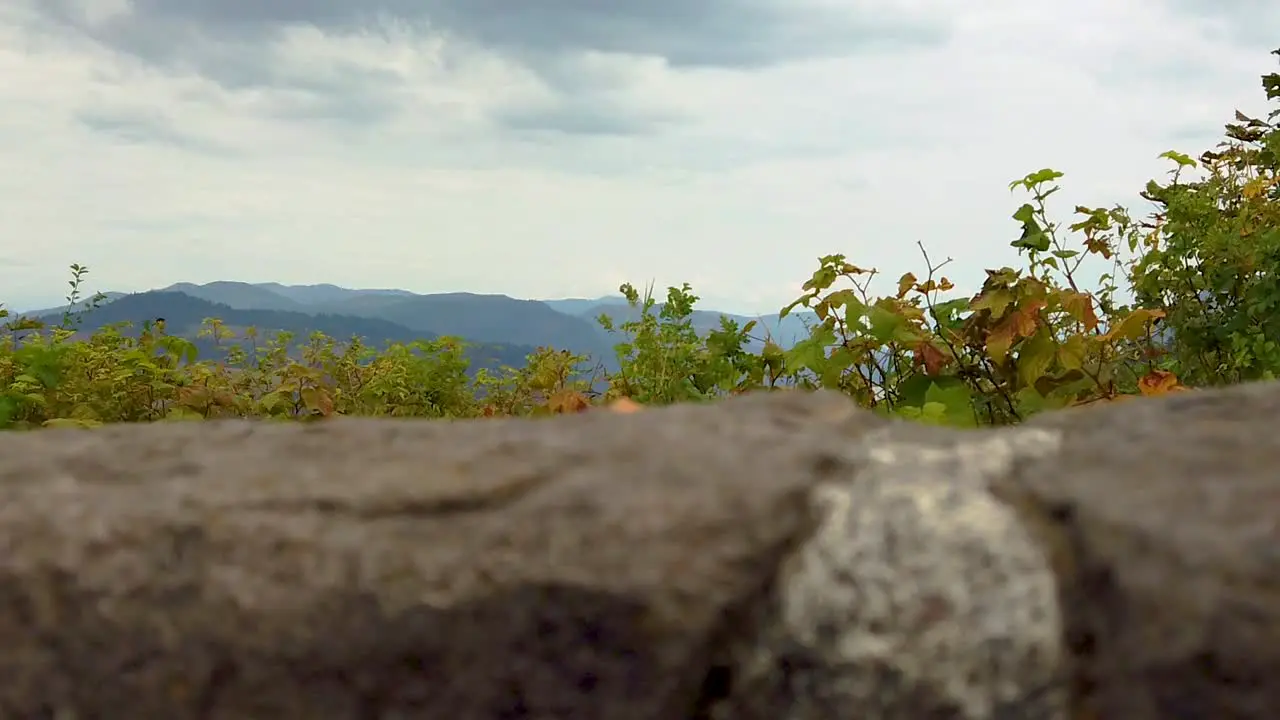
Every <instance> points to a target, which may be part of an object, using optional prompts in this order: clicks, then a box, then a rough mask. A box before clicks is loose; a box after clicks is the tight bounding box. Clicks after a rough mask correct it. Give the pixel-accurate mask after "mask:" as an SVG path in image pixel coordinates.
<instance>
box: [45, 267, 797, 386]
mask: <svg viewBox="0 0 1280 720" xmlns="http://www.w3.org/2000/svg"><path fill="white" fill-rule="evenodd" d="M104 295H105V296H106V299H105V301H104V302H103V303H102V304H101V306H100V307H98V308H97V309H94V310H90V311H87V312H84V313H83V314H82V315H81V316H80V317H81V321H82V324H81V326H80V327H81V329H82V330H83V331H87V332H92V331H93V330H95V329H97V328H100V327H102V326H103V325H108V324H112V323H117V322H121V321H130V322H132V323H134V325H135V326H136V327H141V325H142V324H143V323H144V322H146V321H149V320H153V319H155V318H157V317H163V318H164V319H165V326H166V330H167V331H168V332H169V333H170V334H173V335H179V336H182V337H188V338H191V339H193V340H196V343H197V347H199V348H200V351H201V357H209V356H210V355H211V354H212V355H216V354H217V352H218V351H217V348H216V347H215V346H214V345H213V343H212V342H211V341H208V340H204V339H199V340H197V339H196V333H197V331H198V330H199V328H200V323H201V322H202V321H203V320H204V319H205V318H209V317H216V318H219V319H220V320H222V321H223V322H224V324H225V325H226V326H228V327H230V328H231V329H233V330H237V331H238V330H242V329H244V328H245V327H248V326H254V327H257V328H258V329H259V330H260V331H263V332H264V333H265V334H266V335H267V336H268V337H269V336H271V335H274V333H275V332H277V331H281V330H284V331H289V332H292V333H294V336H295V338H296V339H297V340H298V341H305V340H306V338H307V336H308V335H310V334H311V333H312V332H315V331H320V332H323V333H325V334H327V335H329V336H331V337H334V338H336V339H340V340H346V339H349V338H351V337H352V336H357V337H360V338H362V339H363V340H364V341H365V342H366V343H369V344H371V345H374V346H381V345H383V344H385V343H386V342H388V341H392V342H409V341H412V340H419V339H432V338H435V337H438V336H441V335H451V336H456V337H460V338H463V339H465V340H468V341H470V342H472V343H475V344H476V345H477V346H476V347H475V348H473V349H472V351H471V359H472V365H473V368H475V367H489V366H493V365H499V364H506V365H512V366H520V365H523V363H524V358H525V356H527V355H528V354H529V353H531V352H533V350H534V349H535V348H536V347H538V346H551V347H554V348H556V349H559V350H569V351H572V352H574V353H578V354H583V355H588V356H590V357H591V358H592V359H594V360H596V361H600V362H603V363H604V365H605V367H606V368H608V369H611V370H612V369H616V364H617V363H616V358H615V357H614V353H613V345H614V344H615V343H617V342H619V341H620V340H621V339H622V338H620V337H619V336H615V335H610V334H609V333H607V332H605V331H604V329H603V328H601V327H600V325H599V324H598V323H597V321H596V318H597V317H599V316H600V315H602V314H603V315H607V316H609V317H610V318H611V319H613V320H614V322H615V324H617V323H622V322H625V321H627V320H630V319H635V318H637V317H639V312H638V311H637V310H635V309H633V308H631V307H629V306H628V305H627V302H626V299H625V298H623V297H622V296H621V295H617V296H605V297H599V298H569V299H563V300H519V299H516V298H512V297H508V296H506V295H479V294H474V293H441V294H431V295H420V294H417V293H412V292H409V291H407V290H395V289H369V288H358V289H353V288H343V287H338V286H336V285H329V284H322V285H282V284H280V283H244V282H234V281H225V280H223V281H216V282H211V283H206V284H204V285H195V284H192V283H175V284H173V285H170V286H168V287H164V288H160V289H158V290H149V291H146V292H141V293H129V294H126V293H120V292H107V293H104ZM81 307H82V306H81ZM67 309H68V308H67V307H66V306H63V307H55V308H45V309H41V310H33V311H28V312H23V313H21V314H22V315H26V316H34V317H37V318H39V319H42V320H45V321H49V322H55V323H56V322H57V321H58V320H59V319H60V318H61V316H62V314H63V313H64V312H65V311H66V310H67ZM74 309H80V308H79V307H78V308H74ZM657 309H660V306H659V307H658V308H657ZM722 315H724V316H728V317H729V318H730V319H732V320H735V321H737V322H738V324H739V326H742V325H745V324H746V323H747V322H749V321H751V320H757V321H758V324H757V327H756V329H755V330H753V331H752V333H751V334H752V335H753V336H754V337H756V338H763V337H764V336H765V334H766V332H767V333H768V334H769V336H771V337H772V338H773V340H774V341H775V342H777V343H778V344H779V345H781V346H782V347H784V348H789V347H791V346H792V345H794V344H795V342H797V341H799V340H801V339H803V338H805V337H807V336H808V332H807V330H806V324H812V323H814V322H816V317H815V316H814V315H813V313H810V312H803V313H796V314H794V315H789V316H788V317H786V318H782V319H779V318H778V316H777V315H764V316H759V317H748V316H744V315H735V314H732V313H724V312H718V311H715V310H696V311H694V314H693V317H692V321H693V325H694V327H695V329H697V330H698V332H699V333H701V334H704V335H705V334H706V333H707V332H710V331H711V330H715V329H718V328H719V327H720V317H721V316H722ZM762 346H763V341H762V340H756V341H753V342H752V343H751V349H753V350H759V349H760V348H761V347H762Z"/></svg>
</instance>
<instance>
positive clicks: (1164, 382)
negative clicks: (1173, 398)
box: [1138, 370, 1186, 395]
mask: <svg viewBox="0 0 1280 720" xmlns="http://www.w3.org/2000/svg"><path fill="white" fill-rule="evenodd" d="M1138 390H1139V391H1141V392H1142V394H1143V395H1166V394H1168V393H1171V392H1180V391H1182V390H1186V388H1185V387H1183V386H1181V385H1179V384H1178V376H1177V375H1174V374H1173V373H1171V372H1169V371H1167V370H1152V371H1151V372H1149V373H1147V374H1146V375H1145V376H1143V377H1142V379H1141V380H1139V381H1138Z"/></svg>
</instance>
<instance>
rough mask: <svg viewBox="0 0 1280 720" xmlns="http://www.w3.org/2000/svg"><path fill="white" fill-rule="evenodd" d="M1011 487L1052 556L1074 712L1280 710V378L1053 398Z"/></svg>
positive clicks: (1226, 719) (1187, 714)
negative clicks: (1140, 394)
mask: <svg viewBox="0 0 1280 720" xmlns="http://www.w3.org/2000/svg"><path fill="white" fill-rule="evenodd" d="M1029 424H1030V426H1031V427H1033V428H1037V429H1044V430H1051V431H1056V432H1061V451H1060V454H1059V456H1058V457H1056V458H1054V457H1045V458H1039V459H1029V460H1028V461H1027V462H1025V463H1022V464H1020V465H1019V466H1018V468H1017V471H1016V473H1015V474H1014V479H1015V480H1016V481H1017V482H1016V483H1011V484H1007V485H1006V490H1005V494H1006V497H1007V499H1008V500H1009V501H1010V502H1011V503H1013V504H1014V505H1017V506H1021V507H1022V508H1023V510H1022V514H1023V515H1024V517H1025V518H1026V523H1027V524H1028V527H1030V528H1033V529H1034V530H1035V532H1037V533H1038V534H1041V536H1042V538H1044V542H1045V544H1046V547H1048V548H1049V549H1050V550H1051V554H1052V555H1053V556H1054V557H1055V565H1056V566H1057V574H1058V575H1059V577H1060V578H1061V581H1060V584H1061V586H1062V588H1063V591H1064V592H1063V607H1064V610H1065V620H1066V623H1067V637H1068V640H1069V644H1070V647H1071V649H1072V652H1073V654H1074V655H1075V658H1076V666H1077V678H1076V687H1075V694H1076V695H1077V697H1078V702H1077V703H1076V709H1075V712H1076V716H1077V717H1081V718H1099V719H1100V720H1109V719H1110V718H1124V719H1125V720H1155V719H1157V718H1159V719H1161V720H1163V719H1165V718H1178V719H1183V718H1186V719H1191V718H1206V719H1210V720H1231V719H1241V720H1243V719H1245V718H1250V719H1253V718H1259V719H1260V718H1280V383H1265V384H1263V383H1259V384H1252V385H1244V386H1239V387H1233V388H1230V389H1226V390H1215V391H1195V392H1188V393H1179V394H1177V395H1173V396H1170V397H1167V398H1161V399H1158V400H1149V401H1138V400H1135V401H1130V402H1126V403H1123V404H1120V405H1117V406H1113V407H1110V408H1107V409H1105V410H1099V409H1089V410H1078V411H1071V412H1063V413H1056V414H1051V415H1046V416H1044V417H1041V418H1038V419H1033V420H1032V421H1031V422H1030V423H1029Z"/></svg>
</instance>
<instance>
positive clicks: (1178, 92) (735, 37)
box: [0, 0, 1280, 312]
mask: <svg viewBox="0 0 1280 720" xmlns="http://www.w3.org/2000/svg"><path fill="white" fill-rule="evenodd" d="M1264 28H1271V29H1272V30H1274V29H1275V28H1280V3H1278V2H1274V0H1235V1H1234V2H1230V3H1228V2H1221V0H1076V2H1071V3H1065V2H1053V1H1050V0H983V1H982V2H965V1H962V0H914V1H912V0H647V1H646V2H643V3H640V2H630V3H624V2H602V1H598V0H271V1H270V2H266V1H264V0H0V78H3V80H0V145H2V146H3V152H0V302H3V303H4V304H5V305H6V306H8V307H11V308H14V309H30V308H32V307H44V306H50V305H55V304H57V303H58V302H59V300H60V299H61V297H62V295H63V294H65V291H66V281H67V280H68V279H69V272H68V269H67V268H68V266H69V265H70V264H71V263H79V264H82V265H87V266H88V267H89V268H90V272H89V280H88V282H87V284H86V287H87V288H88V289H90V290H123V291H141V290H146V289H150V288H155V287H161V286H165V285H168V284H171V283H174V282H179V281H188V282H197V283H203V282H209V281H212V280H242V281H248V282H266V281H277V282H282V283H298V284H306V283H321V282H329V283H334V284H338V285H343V286H348V287H397V288H404V289H408V290H412V291H415V292H423V293H434V292H456V291H467V292H477V293H501V294H506V295H511V296H513V297H520V298H557V297H595V296H599V295H604V294H612V293H615V292H616V290H617V288H618V285H619V284H620V283H623V282H632V283H634V284H636V285H637V286H644V285H646V284H648V283H650V282H652V283H655V284H656V286H657V287H658V288H659V289H661V288H664V287H666V286H668V285H679V284H681V283H683V282H688V283H690V284H691V285H692V286H693V289H694V292H695V293H696V294H698V295H700V296H702V297H703V298H704V300H703V301H702V302H701V303H699V307H704V308H715V309H721V310H729V311H737V312H776V311H777V309H778V308H779V307H781V306H782V305H784V304H786V303H788V302H789V301H791V300H792V299H794V298H796V297H797V296H798V295H799V294H800V293H801V288H800V286H801V284H802V283H803V282H804V281H805V280H807V279H808V278H809V276H810V275H811V274H812V273H813V271H814V270H815V269H816V267H817V259H818V257H819V256H822V255H827V254H833V253H844V254H846V255H847V256H848V257H849V259H850V260H851V261H852V262H855V263H857V264H858V265H861V266H866V267H875V268H877V269H879V270H880V271H881V272H882V273H883V274H884V277H885V278H887V279H888V281H889V282H888V283H886V285H885V286H884V287H886V288H887V287H888V285H891V284H892V283H893V281H896V278H897V277H898V276H899V275H901V274H902V273H904V272H907V271H912V272H915V273H916V274H918V275H922V274H923V271H924V261H923V258H922V257H921V254H920V249H919V248H918V247H917V246H916V243H917V242H919V243H922V244H923V245H924V247H925V249H926V250H927V251H928V252H929V254H930V257H931V258H932V259H933V261H934V262H935V264H936V263H937V262H939V261H941V260H945V259H946V258H948V257H950V258H952V262H951V263H950V264H949V265H947V266H946V268H945V269H944V271H943V274H945V275H948V276H949V277H950V278H951V279H952V280H953V281H954V282H956V283H957V284H958V285H959V286H960V288H961V289H963V290H965V291H966V292H972V291H974V290H976V289H977V287H978V286H979V285H980V283H981V279H982V278H983V269H984V268H994V267H1000V266H1002V265H1014V264H1017V262H1018V258H1017V256H1016V252H1015V251H1014V250H1013V249H1012V248H1010V247H1009V242H1010V241H1011V240H1013V239H1015V238H1016V236H1017V234H1018V226H1017V224H1016V223H1015V222H1014V221H1013V220H1012V219H1011V218H1010V215H1011V214H1012V213H1013V211H1014V210H1015V209H1016V208H1017V207H1018V205H1019V204H1021V203H1022V202H1024V201H1025V199H1026V198H1025V196H1024V195H1020V194H1018V193H1011V192H1010V190H1009V183H1010V181H1012V180H1014V179H1017V178H1019V177H1022V176H1023V175H1025V174H1027V173H1029V172H1033V171H1035V170H1039V169H1040V168H1044V167H1050V168H1054V169H1056V170H1060V171H1062V172H1064V173H1066V175H1065V177H1064V178H1062V180H1061V184H1062V186H1063V190H1062V191H1061V192H1060V193H1059V194H1057V195H1055V196H1054V198H1053V199H1052V201H1051V206H1050V211H1051V214H1052V215H1053V216H1054V218H1055V219H1058V220H1062V221H1070V214H1071V210H1072V208H1073V207H1074V206H1075V205H1078V204H1084V205H1091V206H1097V205H1107V206H1110V205H1114V204H1116V203H1120V204H1123V205H1126V206H1128V207H1130V208H1131V209H1134V210H1135V212H1138V213H1139V214H1142V213H1145V212H1146V211H1147V209H1148V208H1147V206H1146V205H1145V204H1144V203H1143V201H1141V200H1140V199H1139V198H1138V196H1137V193H1138V191H1139V190H1140V189H1141V188H1142V186H1143V185H1144V184H1145V182H1146V181H1147V180H1148V179H1151V178H1160V177H1162V176H1163V174H1164V173H1165V172H1166V171H1167V170H1168V169H1169V167H1170V163H1169V162H1168V161H1165V160H1161V159H1159V157H1158V156H1159V154H1160V153H1162V152H1164V151H1166V150H1170V149H1177V150H1180V151H1183V152H1187V153H1189V154H1193V155H1194V154H1198V153H1199V152H1201V151H1203V150H1205V149H1208V148H1210V147H1212V146H1213V145H1214V144H1215V143H1216V142H1217V141H1218V140H1219V139H1221V131H1222V125H1223V123H1225V122H1227V121H1230V120H1231V117H1232V114H1233V112H1234V111H1235V110H1236V109H1240V110H1243V111H1245V112H1250V113H1254V114H1263V113H1264V112H1265V111H1266V109H1267V107H1266V102H1265V98H1264V96H1263V94H1262V91H1261V88H1260V85H1259V78H1260V76H1261V75H1262V74H1264V73H1267V72H1273V71H1275V69H1276V67H1277V66H1276V58H1275V57H1274V56H1272V55H1269V54H1268V52H1269V51H1270V50H1273V49H1275V48H1276V47H1277V46H1280V36H1277V35H1276V34H1275V33H1274V32H1272V33H1271V34H1270V35H1268V34H1267V33H1266V32H1265V31H1264Z"/></svg>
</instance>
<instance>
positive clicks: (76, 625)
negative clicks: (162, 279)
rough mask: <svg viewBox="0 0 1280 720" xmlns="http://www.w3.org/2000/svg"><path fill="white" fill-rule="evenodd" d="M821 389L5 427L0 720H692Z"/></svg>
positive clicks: (796, 469) (761, 569) (796, 495)
mask: <svg viewBox="0 0 1280 720" xmlns="http://www.w3.org/2000/svg"><path fill="white" fill-rule="evenodd" d="M883 422H884V421H882V420H879V419H877V418H875V417H872V416H869V415H865V414H863V413H861V412H857V411H856V408H854V407H853V406H852V405H850V404H849V403H848V402H847V401H846V400H844V399H843V398H841V397H839V396H835V395H825V394H824V395H817V396H811V395H805V394H803V393H798V392H797V393H781V394H775V395H774V396H773V397H768V396H763V395H761V396H748V397H743V398H740V399H737V400H734V401H731V402H727V403H725V404H724V405H723V406H720V407H680V408H672V409H664V410H656V409H655V410H646V411H645V412H641V413H637V414H635V415H611V414H607V413H605V414H594V413H593V414H588V415H582V416H574V417H569V418H565V419H556V420H540V421H507V420H483V421H475V422H469V423H454V424H449V423H433V422H426V421H418V422H413V421H375V420H358V419H344V420H338V421H334V422H327V423H320V424H310V425H305V426H304V425H293V424H278V423H246V422H219V423H213V424H199V423H197V424H192V423H175V424H160V425H151V426H133V427H106V428H102V429H98V430H92V431H75V430H66V431H64V430H45V431H37V432H34V433H26V434H3V435H0V649H2V650H0V718H37V717H49V718H94V717H96V718H129V719H130V720H134V719H142V718H157V719H161V718H162V719H164V720H183V719H184V718H219V719H226V720H233V719H234V720H245V719H247V718H263V719H271V720H276V719H279V720H288V719H294V718H297V719H303V718H306V719H308V720H326V719H328V718H334V719H337V718H442V719H443V718H448V719H449V720H480V719H482V718H483V719H490V718H492V719H493V720H498V719H499V718H574V719H575V720H592V719H595V718H599V719H600V720H633V719H634V720H641V719H644V720H659V719H661V720H671V719H672V718H680V717H686V716H689V715H691V714H692V713H694V712H695V708H694V707H693V705H694V704H695V703H696V702H697V698H698V697H699V693H700V687H701V684H702V682H703V680H704V677H703V676H704V675H705V674H706V670H707V667H708V661H707V659H706V658H707V656H708V654H709V653H710V652H711V648H710V646H709V642H710V641H711V638H712V637H713V636H714V635H716V629H717V627H718V626H719V625H721V624H722V623H723V620H722V614H723V611H724V609H725V608H726V607H728V606H730V605H733V604H735V603H737V602H739V601H741V600H743V599H745V598H747V597H749V596H751V595H753V594H754V593H756V592H757V591H758V588H759V587H760V586H761V585H763V584H764V583H766V582H767V581H768V580H769V578H770V577H771V576H772V574H773V572H774V571H775V569H776V566H777V564H778V562H779V558H780V556H781V555H782V553H783V552H784V551H785V548H786V547H787V546H788V544H790V543H791V542H792V541H793V539H794V538H795V537H796V535H797V533H798V532H799V530H800V529H801V528H802V527H803V526H804V525H805V524H806V523H808V522H809V520H808V510H807V500H806V497H805V492H806V491H807V489H808V488H809V487H811V486H812V485H814V484H815V483H817V482H819V481H821V480H823V479H826V478H827V477H828V476H830V475H831V474H832V473H836V472H841V471H842V467H841V466H840V465H839V463H836V462H833V461H832V460H831V458H833V457H835V456H836V454H837V451H838V450H839V449H840V448H841V447H843V446H844V445H847V444H849V443H851V442H854V441H855V440H856V439H857V438H858V437H859V436H860V435H861V434H863V433H864V432H865V431H866V430H868V429H870V428H874V427H878V426H881V425H883Z"/></svg>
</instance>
